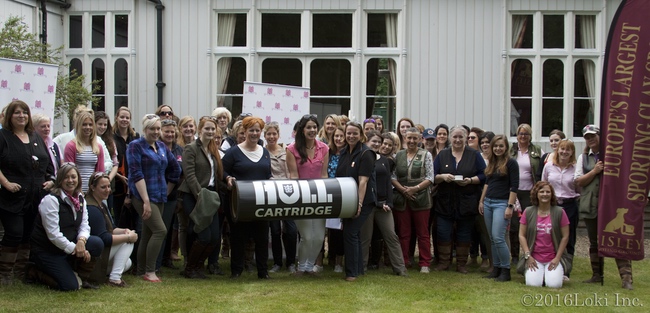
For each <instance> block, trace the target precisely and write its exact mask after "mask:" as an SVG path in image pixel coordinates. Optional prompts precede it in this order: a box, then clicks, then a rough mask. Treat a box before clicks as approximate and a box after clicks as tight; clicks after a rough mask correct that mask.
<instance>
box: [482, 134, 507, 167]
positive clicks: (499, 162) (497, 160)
mask: <svg viewBox="0 0 650 313" xmlns="http://www.w3.org/2000/svg"><path fill="white" fill-rule="evenodd" d="M499 140H503V144H504V145H505V146H506V147H505V149H506V151H505V152H504V153H503V154H502V155H501V156H497V155H496V154H494V153H493V152H492V150H493V149H494V145H495V144H496V143H497V141H499ZM509 158H510V145H509V144H508V137H506V136H505V135H496V136H494V138H492V141H490V158H489V160H488V165H487V168H485V175H487V176H490V175H493V174H502V175H508V168H507V164H508V159H509Z"/></svg>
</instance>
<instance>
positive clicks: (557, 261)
mask: <svg viewBox="0 0 650 313" xmlns="http://www.w3.org/2000/svg"><path fill="white" fill-rule="evenodd" d="M558 264H560V259H558V258H557V257H556V258H555V259H553V260H552V261H551V263H549V264H548V270H549V271H554V270H555V269H556V268H557V265H558Z"/></svg>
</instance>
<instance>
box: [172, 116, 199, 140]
mask: <svg viewBox="0 0 650 313" xmlns="http://www.w3.org/2000/svg"><path fill="white" fill-rule="evenodd" d="M178 132H179V133H180V136H178V138H177V139H176V144H177V145H179V146H181V148H184V147H185V146H186V145H189V144H190V143H192V142H193V141H194V140H195V139H196V122H195V121H194V118H193V117H191V116H189V115H188V116H183V118H181V119H180V120H179V121H178Z"/></svg>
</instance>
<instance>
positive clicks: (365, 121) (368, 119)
mask: <svg viewBox="0 0 650 313" xmlns="http://www.w3.org/2000/svg"><path fill="white" fill-rule="evenodd" d="M363 123H364V124H365V123H373V124H374V123H377V121H375V119H373V118H367V119H365V120H364V121H363Z"/></svg>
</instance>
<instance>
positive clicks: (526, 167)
mask: <svg viewBox="0 0 650 313" xmlns="http://www.w3.org/2000/svg"><path fill="white" fill-rule="evenodd" d="M532 136H533V129H532V128H531V127H530V125H528V124H525V123H524V124H521V125H519V127H517V142H515V143H513V144H512V149H511V150H510V154H511V156H512V157H513V158H515V159H516V160H517V164H519V190H518V191H517V199H519V203H520V205H521V208H527V207H529V206H530V190H531V189H533V186H534V185H535V183H537V182H538V181H539V180H540V178H541V177H540V175H541V173H542V172H541V171H540V170H539V168H540V167H541V166H542V162H541V157H542V154H544V150H542V148H541V147H540V146H538V145H535V144H533V142H532V140H531V139H532ZM510 245H511V249H510V254H511V256H512V261H513V262H514V263H517V261H519V217H518V214H513V215H512V219H511V221H510Z"/></svg>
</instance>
